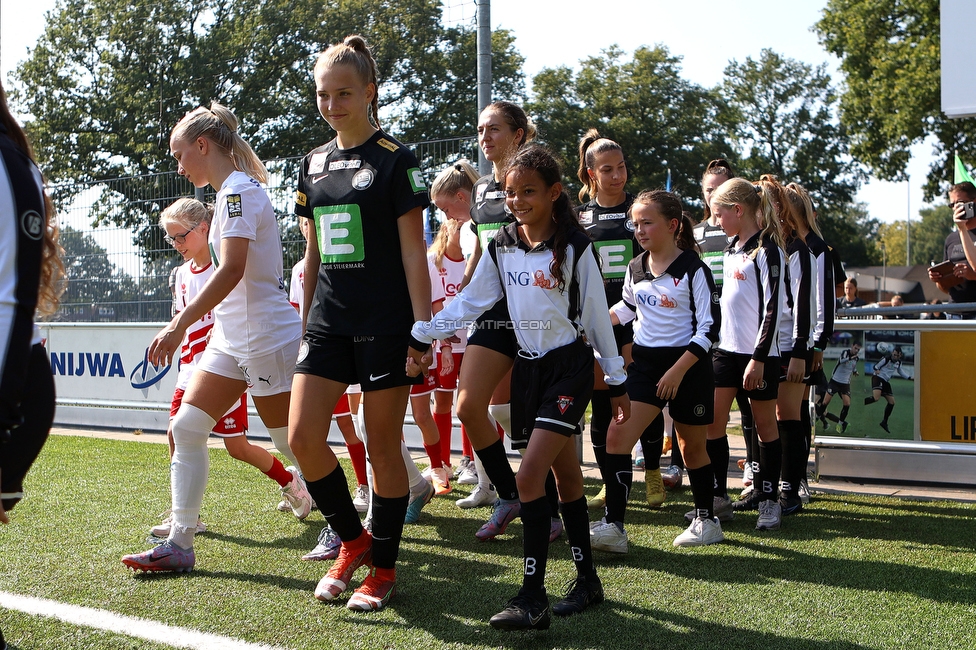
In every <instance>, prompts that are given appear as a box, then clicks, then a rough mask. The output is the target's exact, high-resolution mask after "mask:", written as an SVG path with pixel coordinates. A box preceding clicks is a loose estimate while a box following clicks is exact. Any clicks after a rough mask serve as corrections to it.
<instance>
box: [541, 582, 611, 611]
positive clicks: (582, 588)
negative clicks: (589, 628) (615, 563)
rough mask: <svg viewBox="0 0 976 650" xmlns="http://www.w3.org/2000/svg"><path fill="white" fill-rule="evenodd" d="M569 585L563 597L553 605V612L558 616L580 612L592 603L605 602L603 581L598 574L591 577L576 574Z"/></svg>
mask: <svg viewBox="0 0 976 650" xmlns="http://www.w3.org/2000/svg"><path fill="white" fill-rule="evenodd" d="M568 587H569V588H568V589H567V590H566V595H565V596H564V597H563V599H562V600H560V601H559V602H558V603H556V604H555V605H553V606H552V613H553V614H555V615H556V616H572V615H573V614H579V613H581V612H582V611H583V610H584V609H586V608H587V607H589V606H590V605H596V604H599V603H602V602H603V583H602V582H600V577H599V576H597V575H594V576H593V577H592V578H590V579H587V578H585V577H583V576H576V579H575V580H572V581H571V582H570V583H569V585H568Z"/></svg>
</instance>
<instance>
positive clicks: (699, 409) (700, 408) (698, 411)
mask: <svg viewBox="0 0 976 650" xmlns="http://www.w3.org/2000/svg"><path fill="white" fill-rule="evenodd" d="M695 415H697V416H698V417H701V416H703V415H705V405H704V404H696V405H695Z"/></svg>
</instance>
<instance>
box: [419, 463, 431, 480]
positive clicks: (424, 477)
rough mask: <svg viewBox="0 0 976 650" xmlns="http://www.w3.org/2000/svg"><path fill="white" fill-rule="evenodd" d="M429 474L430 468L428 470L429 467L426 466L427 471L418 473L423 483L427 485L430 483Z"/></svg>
mask: <svg viewBox="0 0 976 650" xmlns="http://www.w3.org/2000/svg"><path fill="white" fill-rule="evenodd" d="M430 474H431V468H430V465H428V466H427V469H425V470H424V471H422V472H421V473H420V475H421V476H422V477H423V479H424V480H425V481H427V482H428V483H430V482H431V477H430Z"/></svg>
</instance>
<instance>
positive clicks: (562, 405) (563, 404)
mask: <svg viewBox="0 0 976 650" xmlns="http://www.w3.org/2000/svg"><path fill="white" fill-rule="evenodd" d="M572 405H573V398H572V397H567V396H566V395H560V396H559V398H558V399H557V400H556V406H558V407H559V412H560V413H561V414H563V415H565V414H566V411H567V410H568V409H569V407H570V406H572Z"/></svg>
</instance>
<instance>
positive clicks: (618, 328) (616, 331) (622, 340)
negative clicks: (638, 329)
mask: <svg viewBox="0 0 976 650" xmlns="http://www.w3.org/2000/svg"><path fill="white" fill-rule="evenodd" d="M613 338H614V340H615V341H616V342H617V354H623V353H624V352H623V351H624V346H625V345H630V344H631V343H633V342H634V326H633V323H627V324H626V325H614V326H613Z"/></svg>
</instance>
